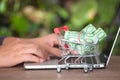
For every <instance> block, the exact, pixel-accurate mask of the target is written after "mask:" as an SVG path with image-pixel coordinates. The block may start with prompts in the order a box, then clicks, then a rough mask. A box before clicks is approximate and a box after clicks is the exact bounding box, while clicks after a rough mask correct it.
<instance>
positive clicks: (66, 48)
mask: <svg viewBox="0 0 120 80" xmlns="http://www.w3.org/2000/svg"><path fill="white" fill-rule="evenodd" d="M54 32H55V33H56V34H57V35H58V41H59V45H60V46H59V48H60V49H61V50H62V58H61V59H60V60H59V62H58V66H57V72H61V69H62V68H66V69H70V68H83V71H84V72H85V73H86V72H88V71H93V68H94V67H93V64H94V63H95V61H99V60H98V55H99V50H98V49H99V42H100V41H101V40H103V39H104V38H105V37H106V34H105V32H104V31H103V30H102V29H101V28H99V29H97V30H96V28H95V27H94V26H93V25H92V24H89V25H88V26H86V27H85V28H84V29H83V30H81V31H80V32H77V31H69V28H68V26H63V27H58V28H55V29H54Z"/></svg>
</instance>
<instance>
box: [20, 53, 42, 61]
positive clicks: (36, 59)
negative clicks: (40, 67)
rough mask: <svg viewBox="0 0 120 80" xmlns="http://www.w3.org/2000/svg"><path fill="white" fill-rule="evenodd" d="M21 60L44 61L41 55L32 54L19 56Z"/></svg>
mask: <svg viewBox="0 0 120 80" xmlns="http://www.w3.org/2000/svg"><path fill="white" fill-rule="evenodd" d="M19 61H20V62H42V60H40V58H39V57H37V56H34V55H31V54H24V55H21V56H20V58H19Z"/></svg>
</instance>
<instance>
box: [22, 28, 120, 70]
mask: <svg viewBox="0 0 120 80" xmlns="http://www.w3.org/2000/svg"><path fill="white" fill-rule="evenodd" d="M116 28H118V29H117V30H116V34H115V36H114V37H115V38H112V39H113V40H112V39H111V40H112V42H113V44H112V45H111V47H110V49H109V50H103V52H102V53H101V54H100V56H99V60H100V61H98V62H94V64H93V68H105V67H107V66H108V63H109V61H110V58H111V55H112V53H113V49H114V47H115V44H116V41H117V38H118V35H119V32H120V27H116ZM58 61H59V59H57V58H54V59H51V60H50V61H47V62H44V63H28V62H26V63H24V68H25V69H33V70H34V69H57V68H58ZM59 66H60V67H61V68H66V65H65V64H64V63H61V64H59ZM69 67H70V68H84V65H82V64H79V65H74V64H73V65H69Z"/></svg>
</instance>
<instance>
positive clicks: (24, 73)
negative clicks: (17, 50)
mask: <svg viewBox="0 0 120 80" xmlns="http://www.w3.org/2000/svg"><path fill="white" fill-rule="evenodd" d="M0 80H120V56H112V58H111V60H110V63H109V65H108V67H107V68H106V69H94V70H93V72H89V73H84V72H83V69H72V70H62V72H61V73H57V72H56V70H24V68H23V66H16V67H12V68H1V69H0Z"/></svg>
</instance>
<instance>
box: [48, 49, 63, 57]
mask: <svg viewBox="0 0 120 80" xmlns="http://www.w3.org/2000/svg"><path fill="white" fill-rule="evenodd" d="M48 52H49V53H50V54H52V55H55V56H58V57H61V56H62V54H61V53H62V52H61V50H60V49H58V48H54V47H49V48H48Z"/></svg>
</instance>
